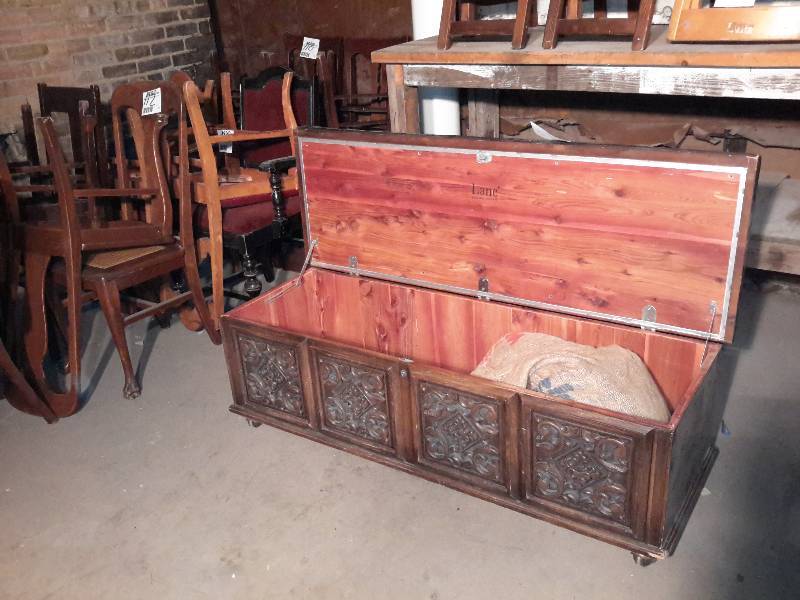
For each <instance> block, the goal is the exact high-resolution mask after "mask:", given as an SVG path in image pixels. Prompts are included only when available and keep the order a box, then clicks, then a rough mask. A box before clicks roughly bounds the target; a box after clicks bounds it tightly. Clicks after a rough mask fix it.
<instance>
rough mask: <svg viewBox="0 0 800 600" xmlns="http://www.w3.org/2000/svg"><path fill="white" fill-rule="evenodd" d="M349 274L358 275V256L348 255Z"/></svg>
mask: <svg viewBox="0 0 800 600" xmlns="http://www.w3.org/2000/svg"><path fill="white" fill-rule="evenodd" d="M350 275H352V276H353V277H358V257H357V256H351V257H350Z"/></svg>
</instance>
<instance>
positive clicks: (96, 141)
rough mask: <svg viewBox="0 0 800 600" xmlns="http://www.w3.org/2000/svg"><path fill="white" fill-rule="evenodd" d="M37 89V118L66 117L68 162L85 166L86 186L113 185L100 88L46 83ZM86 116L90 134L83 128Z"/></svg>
mask: <svg viewBox="0 0 800 600" xmlns="http://www.w3.org/2000/svg"><path fill="white" fill-rule="evenodd" d="M37 88H38V91H39V110H40V116H42V117H51V116H53V115H56V114H65V115H66V116H67V119H68V120H69V132H70V143H71V146H72V160H73V161H74V162H75V163H79V164H81V163H82V164H83V165H84V166H85V168H86V173H87V180H88V182H89V184H90V185H92V186H111V185H113V183H114V182H113V181H112V175H111V169H110V163H109V160H108V147H107V139H106V125H107V122H106V121H107V117H106V115H105V112H104V108H103V103H102V102H101V101H100V88H99V87H98V86H96V85H92V86H89V87H86V88H81V87H62V86H52V85H47V84H46V83H39V84H38V86H37ZM86 116H89V117H94V119H95V121H94V129H93V130H92V131H87V130H86V129H85V124H86V121H85V119H84V117H86ZM31 133H33V132H31ZM26 138H27V132H26ZM89 152H91V154H90V153H89ZM29 158H30V157H29ZM36 164H38V162H37V163H36Z"/></svg>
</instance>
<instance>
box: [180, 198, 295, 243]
mask: <svg viewBox="0 0 800 600" xmlns="http://www.w3.org/2000/svg"><path fill="white" fill-rule="evenodd" d="M283 197H284V199H285V200H286V216H287V217H293V216H295V215H298V214H300V210H301V208H302V202H301V200H300V194H299V193H298V191H297V190H287V191H285V192H284V193H283ZM195 218H196V221H195V222H196V223H197V225H198V227H200V228H201V229H202V230H204V231H208V207H207V206H205V205H201V206H200V207H199V209H198V211H197V213H196V214H195ZM274 220H275V209H274V208H273V207H272V196H271V195H269V194H258V195H255V196H244V197H242V198H231V199H229V200H226V201H225V203H224V206H223V208H222V232H223V233H228V234H232V235H247V234H248V233H252V232H254V231H258V230H259V229H264V228H266V227H269V226H270V225H272V222H273V221H274Z"/></svg>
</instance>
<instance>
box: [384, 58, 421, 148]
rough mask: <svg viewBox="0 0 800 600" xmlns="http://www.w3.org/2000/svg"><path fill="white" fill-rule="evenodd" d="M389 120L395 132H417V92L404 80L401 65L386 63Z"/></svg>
mask: <svg viewBox="0 0 800 600" xmlns="http://www.w3.org/2000/svg"><path fill="white" fill-rule="evenodd" d="M386 78H387V82H388V87H389V89H388V91H389V122H390V125H391V128H392V131H393V132H395V133H419V93H418V91H417V89H416V88H415V87H407V86H406V84H405V82H404V75H403V67H402V66H400V65H388V66H387V67H386Z"/></svg>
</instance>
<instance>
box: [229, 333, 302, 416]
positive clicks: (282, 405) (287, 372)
mask: <svg viewBox="0 0 800 600" xmlns="http://www.w3.org/2000/svg"><path fill="white" fill-rule="evenodd" d="M238 342H239V352H240V354H241V357H242V371H243V374H244V386H245V392H246V396H247V403H248V404H250V405H255V406H263V407H266V408H270V409H273V410H279V411H281V412H285V413H288V414H290V415H294V416H296V417H301V418H305V417H306V406H305V400H304V397H303V387H302V383H301V377H300V368H299V366H298V362H297V350H296V349H295V348H293V347H292V346H289V345H286V344H281V343H279V342H273V341H266V340H262V339H256V338H252V337H248V336H245V335H241V334H240V335H239V336H238Z"/></svg>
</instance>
